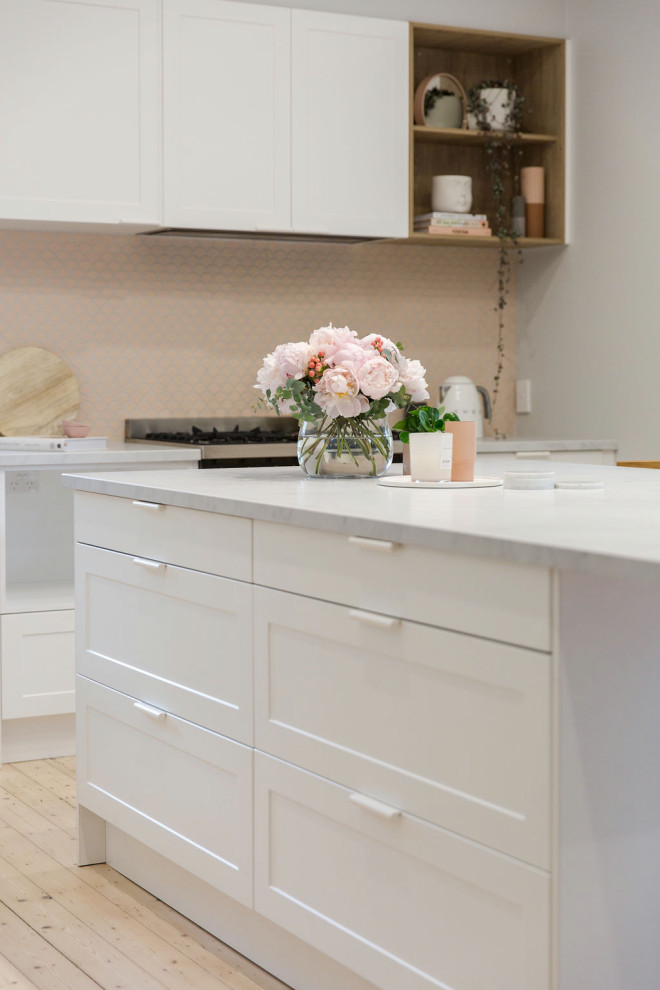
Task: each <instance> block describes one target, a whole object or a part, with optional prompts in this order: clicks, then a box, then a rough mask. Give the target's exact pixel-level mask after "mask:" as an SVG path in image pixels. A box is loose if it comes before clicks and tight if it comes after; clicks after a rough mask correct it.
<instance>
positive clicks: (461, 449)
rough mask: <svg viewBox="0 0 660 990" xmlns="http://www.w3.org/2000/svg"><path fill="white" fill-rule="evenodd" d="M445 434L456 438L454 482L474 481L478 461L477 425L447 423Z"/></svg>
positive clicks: (452, 469) (453, 468)
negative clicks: (475, 465) (475, 466)
mask: <svg viewBox="0 0 660 990" xmlns="http://www.w3.org/2000/svg"><path fill="white" fill-rule="evenodd" d="M445 432H446V433H451V434H452V435H453V437H454V446H453V450H452V458H451V480H452V481H474V462H475V461H476V459H477V424H476V423H471V422H468V421H467V420H461V422H453V423H452V422H451V421H448V422H446V423H445Z"/></svg>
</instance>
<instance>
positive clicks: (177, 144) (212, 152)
mask: <svg viewBox="0 0 660 990" xmlns="http://www.w3.org/2000/svg"><path fill="white" fill-rule="evenodd" d="M163 42H164V48H163V56H164V77H163V86H164V108H165V112H164V152H165V154H164V183H165V210H164V220H165V223H166V225H168V226H174V227H199V228H211V229H212V228H226V229H229V230H254V229H255V228H260V227H261V228H263V229H266V230H288V229H290V227H291V11H290V10H288V9H287V8H284V7H264V6H259V5H255V4H246V3H231V2H224V0H164V8H163Z"/></svg>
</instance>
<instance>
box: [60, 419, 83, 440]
mask: <svg viewBox="0 0 660 990" xmlns="http://www.w3.org/2000/svg"><path fill="white" fill-rule="evenodd" d="M62 429H63V430H64V433H65V436H67V437H86V436H87V434H88V433H89V426H85V424H84V423H76V422H75V420H73V419H63V420H62Z"/></svg>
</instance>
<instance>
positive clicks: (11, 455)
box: [0, 440, 200, 471]
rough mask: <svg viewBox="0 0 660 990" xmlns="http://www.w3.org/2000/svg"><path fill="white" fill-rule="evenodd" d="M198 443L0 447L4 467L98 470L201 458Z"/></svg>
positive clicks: (175, 462) (120, 442) (4, 468)
mask: <svg viewBox="0 0 660 990" xmlns="http://www.w3.org/2000/svg"><path fill="white" fill-rule="evenodd" d="M199 456H200V451H199V448H197V447H192V448H191V447H185V446H182V447H181V448H178V447H157V446H153V445H151V444H139V443H123V442H122V441H119V440H117V441H111V442H110V443H108V446H107V447H103V448H101V449H100V450H92V449H89V448H85V447H71V448H69V449H67V450H17V449H9V448H7V449H2V450H0V470H9V471H11V470H12V469H14V468H22V467H24V468H35V469H37V468H52V467H58V468H62V467H68V468H70V469H72V470H76V471H77V470H78V469H79V468H82V469H85V468H86V467H87V466H88V465H89V466H90V467H91V469H92V470H94V467H95V466H96V465H98V464H135V465H136V470H137V469H138V466H139V465H140V464H155V463H158V462H161V463H164V462H168V461H171V462H172V469H173V470H176V467H177V464H180V463H182V462H183V461H186V462H189V461H198V460H199Z"/></svg>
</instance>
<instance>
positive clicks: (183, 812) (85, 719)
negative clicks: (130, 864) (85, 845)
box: [77, 676, 253, 907]
mask: <svg viewBox="0 0 660 990" xmlns="http://www.w3.org/2000/svg"><path fill="white" fill-rule="evenodd" d="M77 681H78V715H77V733H78V749H77V778H78V801H79V803H80V804H81V805H83V806H84V807H85V808H88V809H89V810H90V811H93V812H94V813H95V814H97V815H99V816H100V817H101V818H104V819H105V820H106V821H108V822H110V823H111V824H112V825H115V826H116V827H117V828H119V829H122V830H123V831H125V832H127V833H128V834H129V835H132V836H133V837H134V838H136V839H138V840H139V841H140V842H143V843H145V845H147V846H149V847H150V848H151V849H153V850H155V851H156V852H158V853H160V854H161V855H163V856H166V857H167V858H168V859H170V860H172V861H173V862H174V863H177V864H178V865H179V866H181V867H183V868H184V869H186V870H188V871H189V872H190V873H193V874H194V875H195V876H197V877H201V879H202V880H204V881H206V883H210V884H212V885H213V886H215V887H217V888H218V889H219V890H222V891H224V893H226V894H228V895H229V896H230V897H233V898H235V899H236V900H238V901H240V902H241V903H242V904H246V905H247V906H248V907H250V906H251V905H252V759H253V757H252V750H251V749H249V748H248V747H247V746H242V745H241V744H240V743H236V742H233V741H232V740H231V739H226V738H225V737H224V736H220V735H217V734H216V733H213V732H209V731H208V730H206V729H202V728H200V727H199V726H197V725H191V723H190V722H186V721H184V720H183V719H179V718H176V717H175V716H173V715H170V714H168V713H166V712H163V711H161V710H159V709H158V708H155V707H153V706H150V705H145V704H144V703H143V702H140V701H135V700H134V699H133V698H130V697H127V696H126V695H123V694H119V693H118V692H116V691H111V690H110V689H109V688H106V687H103V686H102V685H100V684H96V683H95V682H94V681H89V680H87V679H86V678H84V677H80V676H79V677H78V678H77Z"/></svg>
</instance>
